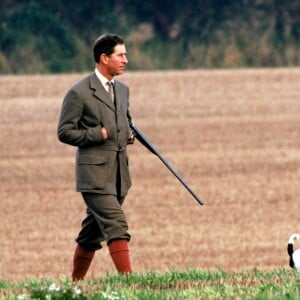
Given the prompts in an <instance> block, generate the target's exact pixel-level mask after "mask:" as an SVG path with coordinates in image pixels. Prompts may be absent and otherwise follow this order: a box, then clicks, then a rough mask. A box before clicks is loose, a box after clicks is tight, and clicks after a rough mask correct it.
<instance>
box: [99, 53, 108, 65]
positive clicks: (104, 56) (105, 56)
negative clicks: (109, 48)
mask: <svg viewBox="0 0 300 300" xmlns="http://www.w3.org/2000/svg"><path fill="white" fill-rule="evenodd" d="M100 61H101V62H102V63H103V64H105V65H106V64H107V63H108V56H107V55H106V54H104V53H102V54H101V55H100Z"/></svg>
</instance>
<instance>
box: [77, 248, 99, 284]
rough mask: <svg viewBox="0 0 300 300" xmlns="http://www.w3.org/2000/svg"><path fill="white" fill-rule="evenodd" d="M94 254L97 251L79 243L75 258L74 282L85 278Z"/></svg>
mask: <svg viewBox="0 0 300 300" xmlns="http://www.w3.org/2000/svg"><path fill="white" fill-rule="evenodd" d="M94 255H95V251H88V250H86V249H84V248H82V247H81V246H80V245H79V244H77V246H76V248H75V252H74V258H73V271H72V281H73V282H74V281H79V280H83V279H84V276H85V274H86V273H87V271H88V269H89V267H90V265H91V262H92V260H93V257H94Z"/></svg>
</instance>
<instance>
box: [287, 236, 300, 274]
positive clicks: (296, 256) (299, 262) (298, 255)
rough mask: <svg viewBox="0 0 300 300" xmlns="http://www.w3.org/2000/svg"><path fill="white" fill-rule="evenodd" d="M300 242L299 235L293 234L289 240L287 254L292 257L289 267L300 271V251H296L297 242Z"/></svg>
mask: <svg viewBox="0 0 300 300" xmlns="http://www.w3.org/2000/svg"><path fill="white" fill-rule="evenodd" d="M297 240H300V234H299V233H293V234H292V235H291V236H290V237H289V240H288V246H287V252H288V254H289V256H290V261H289V265H290V267H291V268H295V269H297V270H299V271H300V249H298V250H296V251H295V250H294V243H295V241H297Z"/></svg>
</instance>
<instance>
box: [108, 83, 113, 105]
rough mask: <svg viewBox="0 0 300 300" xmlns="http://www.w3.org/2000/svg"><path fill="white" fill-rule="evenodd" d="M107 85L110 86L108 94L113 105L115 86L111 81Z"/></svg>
mask: <svg viewBox="0 0 300 300" xmlns="http://www.w3.org/2000/svg"><path fill="white" fill-rule="evenodd" d="M107 85H108V94H109V96H110V99H111V101H112V103H114V100H115V99H114V98H115V97H114V89H113V86H114V84H113V83H112V82H111V81H107Z"/></svg>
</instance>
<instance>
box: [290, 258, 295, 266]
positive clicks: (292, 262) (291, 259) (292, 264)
mask: <svg viewBox="0 0 300 300" xmlns="http://www.w3.org/2000/svg"><path fill="white" fill-rule="evenodd" d="M289 265H290V267H291V268H294V267H295V264H294V261H293V258H292V257H290V262H289Z"/></svg>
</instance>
